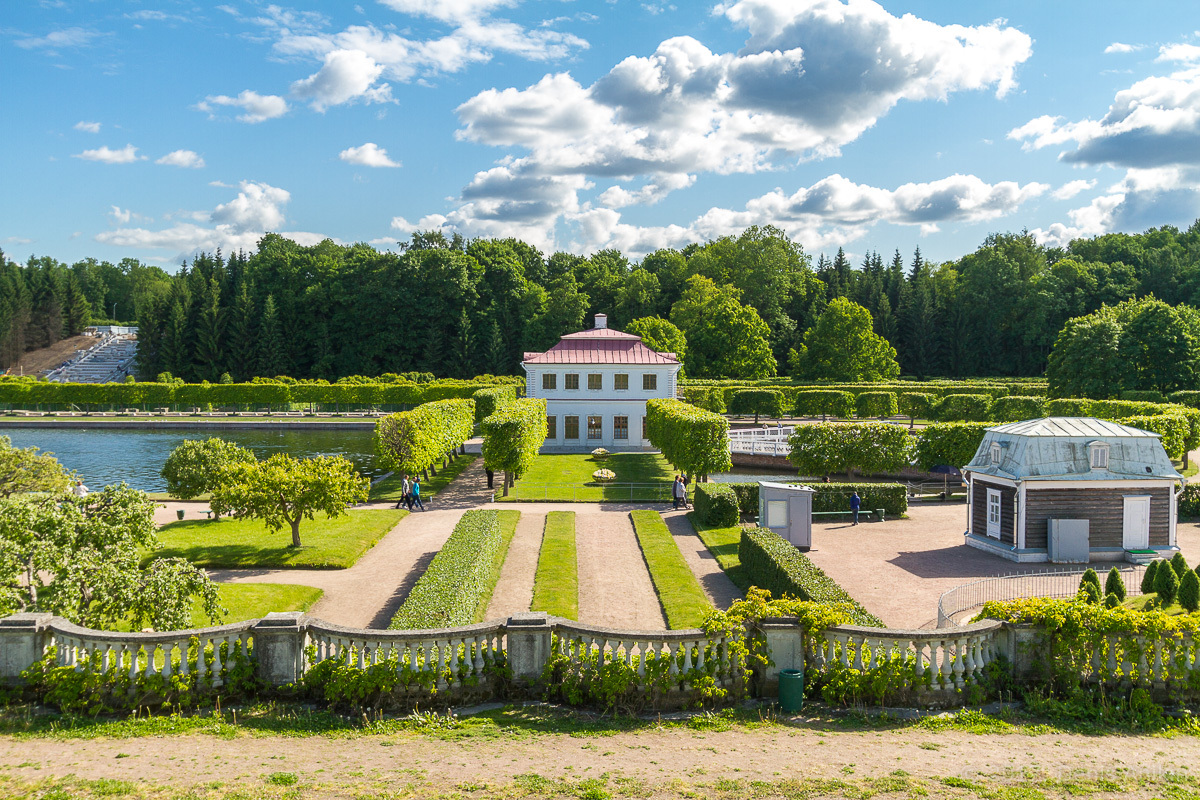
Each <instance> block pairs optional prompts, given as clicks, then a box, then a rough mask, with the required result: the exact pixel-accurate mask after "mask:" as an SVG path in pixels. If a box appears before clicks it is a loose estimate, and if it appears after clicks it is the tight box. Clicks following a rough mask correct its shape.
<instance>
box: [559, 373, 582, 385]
mask: <svg viewBox="0 0 1200 800" xmlns="http://www.w3.org/2000/svg"><path fill="white" fill-rule="evenodd" d="M563 385H564V387H565V388H567V389H578V388H579V373H578V372H568V373H567V375H566V380H565V381H563Z"/></svg>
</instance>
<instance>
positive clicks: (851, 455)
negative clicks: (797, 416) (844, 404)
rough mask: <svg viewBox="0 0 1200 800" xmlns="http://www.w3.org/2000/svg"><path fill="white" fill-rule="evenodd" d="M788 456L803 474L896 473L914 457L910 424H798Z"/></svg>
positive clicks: (790, 443) (789, 439) (790, 437)
mask: <svg viewBox="0 0 1200 800" xmlns="http://www.w3.org/2000/svg"><path fill="white" fill-rule="evenodd" d="M788 444H789V445H790V447H791V452H790V453H789V454H788V460H789V461H791V462H792V463H793V464H795V465H796V469H797V471H798V472H799V473H800V474H801V475H828V474H830V473H834V472H850V471H851V470H857V471H858V472H863V473H875V472H885V473H894V472H899V471H901V470H903V469H904V468H905V467H907V466H908V465H909V463H911V461H912V453H913V438H912V436H911V435H910V434H909V432H908V428H907V427H904V426H901V425H893V424H891V423H888V422H855V423H851V424H846V423H837V422H814V423H812V424H809V425H797V426H796V430H795V432H794V433H792V435H791V436H789V437H788Z"/></svg>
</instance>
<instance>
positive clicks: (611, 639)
mask: <svg viewBox="0 0 1200 800" xmlns="http://www.w3.org/2000/svg"><path fill="white" fill-rule="evenodd" d="M555 633H556V634H557V635H556V636H555V638H554V645H553V646H554V648H555V651H556V652H557V654H558V655H560V656H563V657H565V658H566V659H567V660H568V663H570V664H571V665H572V667H578V666H581V665H582V664H584V663H585V662H586V661H591V660H595V662H596V665H597V666H602V665H603V664H605V663H606V662H612V661H622V662H624V663H625V664H626V665H627V666H629V667H630V668H632V669H634V670H636V672H637V674H638V675H641V676H644V675H645V674H646V671H647V669H648V668H651V665H656V664H659V663H663V662H664V661H665V663H666V670H665V672H666V674H667V675H668V676H670V677H671V678H674V679H677V680H680V681H682V682H684V683H685V684H686V683H687V680H688V676H689V675H690V674H692V670H696V671H697V672H700V673H703V674H705V675H709V676H711V677H712V678H713V680H714V681H716V683H717V685H718V686H728V685H731V684H732V683H733V682H734V681H736V680H737V679H738V678H739V677H740V676H738V675H737V674H736V670H737V665H736V664H735V663H734V660H733V659H732V658H731V657H730V652H729V648H730V643H729V641H728V639H727V638H726V637H724V636H715V637H708V636H706V635H705V634H704V632H703V631H701V630H699V629H688V630H675V631H626V630H606V629H603V628H593V627H590V626H583V625H579V624H578V623H574V622H570V621H567V620H561V621H559V622H558V623H557V624H556V625H555Z"/></svg>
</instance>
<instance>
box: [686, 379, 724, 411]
mask: <svg viewBox="0 0 1200 800" xmlns="http://www.w3.org/2000/svg"><path fill="white" fill-rule="evenodd" d="M679 399H680V400H682V401H683V402H685V403H691V404H692V405H694V406H696V407H697V408H702V409H704V410H705V411H711V412H712V413H714V414H724V413H725V390H724V389H720V388H714V387H712V386H688V387H685V388H681V389H680V390H679Z"/></svg>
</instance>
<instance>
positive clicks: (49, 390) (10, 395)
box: [0, 380, 516, 408]
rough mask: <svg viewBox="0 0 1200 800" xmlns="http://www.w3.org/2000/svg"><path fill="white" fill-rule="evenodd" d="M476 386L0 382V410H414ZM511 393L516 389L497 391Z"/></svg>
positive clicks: (477, 385)
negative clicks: (1, 407) (310, 406)
mask: <svg viewBox="0 0 1200 800" xmlns="http://www.w3.org/2000/svg"><path fill="white" fill-rule="evenodd" d="M482 386H487V387H489V388H492V387H495V384H494V383H491V382H489V383H479V382H476V381H453V380H445V381H434V382H432V383H360V384H348V383H295V384H285V383H182V384H171V383H50V382H49V381H23V380H0V405H7V406H14V407H17V406H20V407H34V406H76V407H97V406H107V407H117V408H136V407H152V408H158V407H170V406H178V407H183V408H190V407H197V408H204V407H206V406H268V407H280V406H288V405H291V404H293V403H295V404H314V403H320V404H323V405H346V406H360V407H361V406H380V405H392V406H418V405H421V404H422V403H428V402H432V401H435V400H450V399H464V400H465V399H470V398H471V397H472V395H474V394H475V392H476V391H478V390H479V389H480V387H482ZM502 388H503V389H504V390H509V391H515V389H516V387H515V386H505V387H502Z"/></svg>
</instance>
